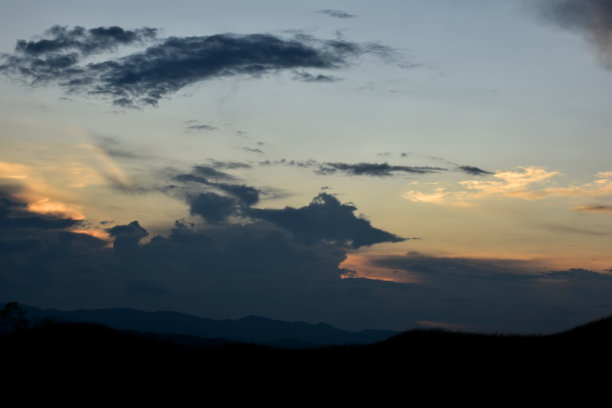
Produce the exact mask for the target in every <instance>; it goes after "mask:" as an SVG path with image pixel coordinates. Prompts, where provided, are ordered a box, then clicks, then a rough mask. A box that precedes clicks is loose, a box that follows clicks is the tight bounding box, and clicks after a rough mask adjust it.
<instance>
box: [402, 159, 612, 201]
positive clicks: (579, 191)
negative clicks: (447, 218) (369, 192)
mask: <svg viewBox="0 0 612 408" xmlns="http://www.w3.org/2000/svg"><path fill="white" fill-rule="evenodd" d="M559 174H560V173H559V172H556V171H547V170H545V169H544V168H541V167H536V166H531V167H521V168H520V171H500V172H497V173H495V174H494V175H493V177H494V178H495V180H463V181H459V182H458V183H457V184H459V186H461V187H462V188H463V190H460V191H450V190H449V189H448V188H446V187H436V188H435V190H434V191H432V192H422V191H417V190H410V191H407V192H405V193H404V194H403V195H402V197H404V198H405V199H407V200H410V201H413V202H422V203H434V204H446V205H469V204H470V202H471V201H475V200H478V199H482V198H487V197H495V196H502V197H512V198H522V199H525V200H541V199H544V198H548V197H585V196H594V197H597V196H604V195H609V194H612V172H610V171H607V172H599V173H597V175H596V179H595V180H594V181H592V182H589V183H585V184H581V185H570V186H565V187H546V186H545V184H546V183H549V182H550V181H551V179H552V178H553V177H554V176H557V175H559Z"/></svg>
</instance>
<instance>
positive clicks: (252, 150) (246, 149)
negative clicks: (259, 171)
mask: <svg viewBox="0 0 612 408" xmlns="http://www.w3.org/2000/svg"><path fill="white" fill-rule="evenodd" d="M241 150H244V151H245V152H249V153H260V154H261V153H263V150H261V149H257V148H252V147H248V146H242V147H241Z"/></svg>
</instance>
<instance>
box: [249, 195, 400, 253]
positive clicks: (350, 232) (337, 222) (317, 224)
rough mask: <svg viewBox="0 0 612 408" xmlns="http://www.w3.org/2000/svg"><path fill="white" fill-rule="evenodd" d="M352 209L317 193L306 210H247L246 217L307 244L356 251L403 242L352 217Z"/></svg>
mask: <svg viewBox="0 0 612 408" xmlns="http://www.w3.org/2000/svg"><path fill="white" fill-rule="evenodd" d="M356 209H357V207H354V206H352V205H349V204H341V203H340V201H338V199H337V198H335V197H334V196H332V195H330V194H326V193H321V194H319V195H318V196H317V197H315V198H314V199H313V200H312V202H311V203H310V204H309V205H308V206H306V207H302V208H292V207H286V208H284V209H281V210H271V209H251V211H250V212H249V214H250V215H252V216H253V217H255V218H260V219H263V220H266V221H269V222H271V223H273V224H275V225H278V226H280V227H282V228H284V229H286V230H288V231H291V233H292V234H293V235H294V236H295V237H296V239H298V240H300V241H303V242H307V243H312V242H316V241H322V240H328V241H333V242H336V243H338V244H341V245H347V246H349V247H352V248H359V247H362V246H370V245H373V244H377V243H381V242H399V241H403V238H400V237H398V236H396V235H393V234H391V233H388V232H386V231H383V230H380V229H377V228H374V227H372V225H370V222H369V221H368V220H367V219H365V218H360V217H356V216H355V215H354V214H353V213H354V212H355V210H356Z"/></svg>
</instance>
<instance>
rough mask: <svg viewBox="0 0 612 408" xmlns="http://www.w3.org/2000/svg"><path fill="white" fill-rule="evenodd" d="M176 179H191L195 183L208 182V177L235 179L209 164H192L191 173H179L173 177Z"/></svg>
mask: <svg viewBox="0 0 612 408" xmlns="http://www.w3.org/2000/svg"><path fill="white" fill-rule="evenodd" d="M174 179H175V180H178V181H193V182H197V183H203V184H209V183H210V182H209V179H214V180H215V181H217V180H235V179H236V178H235V177H234V176H232V175H231V174H228V173H224V172H222V171H219V170H216V169H215V168H213V167H210V166H194V167H193V171H192V172H191V173H184V174H179V175H177V176H175V177H174Z"/></svg>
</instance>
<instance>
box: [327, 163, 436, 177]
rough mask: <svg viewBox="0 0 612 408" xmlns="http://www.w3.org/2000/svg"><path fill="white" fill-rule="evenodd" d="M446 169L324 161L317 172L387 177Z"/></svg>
mask: <svg viewBox="0 0 612 408" xmlns="http://www.w3.org/2000/svg"><path fill="white" fill-rule="evenodd" d="M439 171H446V169H444V168H441V167H414V166H393V165H389V164H388V163H357V164H349V163H325V164H321V165H320V166H319V170H318V171H317V173H318V174H322V175H328V174H334V173H337V172H342V173H345V174H347V175H351V176H377V177H388V176H393V175H395V173H408V174H426V173H435V172H439Z"/></svg>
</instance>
